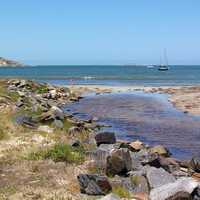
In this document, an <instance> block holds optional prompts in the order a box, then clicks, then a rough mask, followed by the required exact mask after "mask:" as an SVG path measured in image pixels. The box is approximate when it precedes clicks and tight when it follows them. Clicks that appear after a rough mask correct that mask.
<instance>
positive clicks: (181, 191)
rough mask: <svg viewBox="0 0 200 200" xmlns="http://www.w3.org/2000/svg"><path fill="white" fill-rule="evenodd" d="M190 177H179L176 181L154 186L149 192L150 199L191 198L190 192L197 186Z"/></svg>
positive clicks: (183, 199) (176, 199)
mask: <svg viewBox="0 0 200 200" xmlns="http://www.w3.org/2000/svg"><path fill="white" fill-rule="evenodd" d="M198 185H199V184H198V182H196V181H194V180H193V179H192V178H180V179H178V180H177V181H176V182H173V183H168V184H165V185H163V186H161V187H157V188H154V189H153V190H151V192H150V199H151V200H191V199H192V198H191V195H190V194H192V192H193V191H194V190H195V189H196V188H197V187H198Z"/></svg>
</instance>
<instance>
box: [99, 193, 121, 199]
mask: <svg viewBox="0 0 200 200" xmlns="http://www.w3.org/2000/svg"><path fill="white" fill-rule="evenodd" d="M100 200H120V198H119V197H118V196H117V195H116V194H113V193H110V194H108V195H106V196H105V197H102V198H101V199H100Z"/></svg>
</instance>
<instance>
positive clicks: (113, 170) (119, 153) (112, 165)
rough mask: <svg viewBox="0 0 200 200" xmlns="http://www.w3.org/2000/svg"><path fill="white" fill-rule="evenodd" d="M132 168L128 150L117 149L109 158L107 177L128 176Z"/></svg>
mask: <svg viewBox="0 0 200 200" xmlns="http://www.w3.org/2000/svg"><path fill="white" fill-rule="evenodd" d="M131 168H132V160H131V156H130V153H129V150H128V149H115V150H113V151H112V152H111V154H110V155H109V156H108V157H107V163H106V174H107V175H112V176H113V175H116V174H119V175H126V174H127V172H129V171H130V170H131Z"/></svg>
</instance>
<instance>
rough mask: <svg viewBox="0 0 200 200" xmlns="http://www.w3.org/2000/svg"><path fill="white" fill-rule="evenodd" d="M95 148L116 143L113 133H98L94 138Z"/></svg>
mask: <svg viewBox="0 0 200 200" xmlns="http://www.w3.org/2000/svg"><path fill="white" fill-rule="evenodd" d="M95 140H96V143H97V146H99V145H100V144H114V143H116V137H115V133H112V132H100V133H97V134H96V136H95Z"/></svg>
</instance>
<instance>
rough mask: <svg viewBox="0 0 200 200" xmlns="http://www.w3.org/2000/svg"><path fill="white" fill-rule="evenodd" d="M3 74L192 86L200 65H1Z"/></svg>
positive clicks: (71, 80)
mask: <svg viewBox="0 0 200 200" xmlns="http://www.w3.org/2000/svg"><path fill="white" fill-rule="evenodd" d="M0 77H1V78H3V77H23V78H28V79H36V80H40V81H46V82H50V83H54V84H64V85H66V84H100V85H146V86H164V85H192V84H200V65H199V66H192V65H191V66H189V65H188V66H170V70H169V71H164V72H161V71H158V70H157V68H153V69H150V68H147V67H145V66H119V65H118V66H112V65H108V66H106V65H104V66H97V65H94V66H92V65H89V66H87V65H85V66H83V65H82V66H80V65H79V66H72V65H71V66H70V65H68V66H35V67H21V68H9V67H3V68H0Z"/></svg>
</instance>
